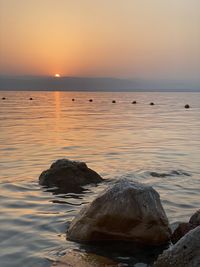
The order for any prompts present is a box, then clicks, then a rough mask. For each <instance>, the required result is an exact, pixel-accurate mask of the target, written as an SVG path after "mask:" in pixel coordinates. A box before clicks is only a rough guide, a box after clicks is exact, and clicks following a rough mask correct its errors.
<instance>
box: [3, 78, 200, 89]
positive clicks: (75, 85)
mask: <svg viewBox="0 0 200 267" xmlns="http://www.w3.org/2000/svg"><path fill="white" fill-rule="evenodd" d="M0 90H10V91H12V90H19V91H20V90H24V91H26V90H30V91H31V90H33V91H34V90H35V91H200V84H197V83H192V82H188V81H187V82H183V81H165V80H160V81H152V80H149V81H148V80H140V79H135V80H130V79H119V78H109V77H100V78H98V77H95V78H93V77H60V78H54V77H44V76H0Z"/></svg>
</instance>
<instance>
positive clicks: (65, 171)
mask: <svg viewBox="0 0 200 267" xmlns="http://www.w3.org/2000/svg"><path fill="white" fill-rule="evenodd" d="M102 181H103V178H102V177H101V176H100V175H99V174H98V173H96V172H95V171H93V170H92V169H90V168H88V167H87V165H86V163H84V162H79V161H71V160H68V159H59V160H57V161H56V162H54V163H53V164H52V165H51V167H50V168H49V169H48V170H46V171H43V172H42V173H41V175H40V177H39V184H41V185H45V186H48V187H55V186H56V187H58V189H59V193H61V192H62V193H69V192H75V193H80V192H81V191H82V190H83V188H82V186H84V185H87V184H97V183H100V182H102Z"/></svg>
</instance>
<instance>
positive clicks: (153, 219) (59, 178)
mask: <svg viewBox="0 0 200 267" xmlns="http://www.w3.org/2000/svg"><path fill="white" fill-rule="evenodd" d="M103 181H104V179H103V178H102V177H101V176H100V175H99V174H97V173H96V172H95V171H93V170H91V169H90V168H88V167H87V165H86V164H85V163H84V162H76V161H70V160H67V159H61V160H58V161H56V162H55V163H53V164H52V165H51V167H50V168H49V169H48V170H47V171H44V172H42V174H41V175H40V177H39V183H40V184H41V185H45V186H47V187H56V190H58V192H63V193H68V192H78V193H79V192H82V191H83V190H84V185H87V184H97V183H100V182H103ZM67 239H68V240H71V241H74V242H78V243H83V244H87V245H89V246H92V245H93V244H94V243H99V245H100V246H104V245H105V244H108V243H109V242H126V243H128V244H130V246H132V245H133V246H135V248H139V249H140V250H144V251H146V250H149V249H151V248H155V247H156V248H161V250H160V251H161V254H160V255H157V256H158V257H157V259H155V261H154V263H153V262H152V263H151V265H149V266H153V267H199V266H200V211H199V210H198V211H197V212H196V213H195V214H194V215H193V216H192V217H191V218H190V219H189V221H188V222H181V223H178V224H177V225H176V227H175V229H174V230H173V231H172V230H171V228H170V225H169V222H168V219H167V216H166V214H165V211H164V208H163V207H162V204H161V201H160V196H159V194H158V192H156V190H155V189H153V188H152V187H151V186H147V185H145V184H141V183H138V182H133V181H131V180H128V179H120V180H117V181H115V182H114V183H113V184H112V185H109V186H108V187H107V188H106V189H105V190H104V191H103V192H101V193H100V194H99V195H98V196H97V197H96V198H95V199H94V200H93V201H92V202H91V203H90V204H88V205H86V206H84V207H83V208H82V210H81V211H80V213H79V214H78V215H77V216H76V217H75V218H74V219H73V220H72V222H71V223H70V226H69V228H68V229H67ZM164 247H165V248H167V249H165V250H164V251H163V248H164ZM120 264H121V263H117V262H115V261H113V260H112V259H107V258H105V257H102V256H98V255H95V254H91V253H87V252H84V253H83V252H82V251H71V252H68V253H67V254H66V255H65V256H64V257H61V258H59V259H58V261H56V262H55V263H54V264H53V266H71V267H95V266H96V267H105V266H126V265H122V264H121V265H120Z"/></svg>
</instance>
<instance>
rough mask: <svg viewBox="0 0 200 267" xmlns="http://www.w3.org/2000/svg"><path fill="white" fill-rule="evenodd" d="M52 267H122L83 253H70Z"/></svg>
mask: <svg viewBox="0 0 200 267" xmlns="http://www.w3.org/2000/svg"><path fill="white" fill-rule="evenodd" d="M52 266H57V267H109V266H110V267H120V266H124V265H123V264H119V263H117V262H115V261H113V260H110V259H108V258H106V257H102V256H98V255H96V254H93V253H83V252H78V251H70V252H68V253H67V254H66V255H65V256H63V257H61V258H60V259H59V260H58V261H56V262H54V263H53V265H52Z"/></svg>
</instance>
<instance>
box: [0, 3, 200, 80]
mask: <svg viewBox="0 0 200 267" xmlns="http://www.w3.org/2000/svg"><path fill="white" fill-rule="evenodd" d="M55 73H58V74H60V75H62V76H64V75H66V76H112V77H125V78H126V77H127V78H146V79H149V78H151V79H157V78H158V77H159V78H162V79H186V80H196V81H198V80H199V76H200V1H199V0H0V74H3V75H4V74H8V75H27V74H30V75H54V74H55Z"/></svg>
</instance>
